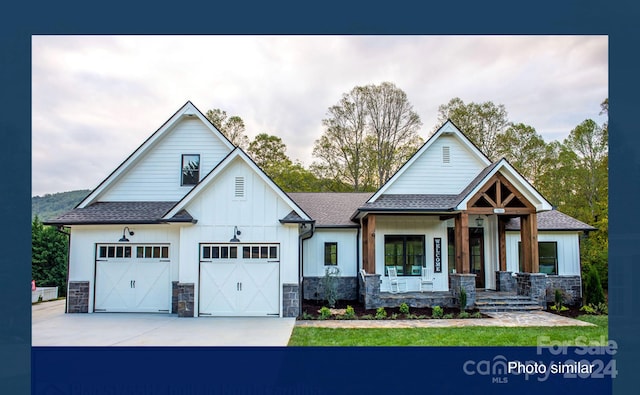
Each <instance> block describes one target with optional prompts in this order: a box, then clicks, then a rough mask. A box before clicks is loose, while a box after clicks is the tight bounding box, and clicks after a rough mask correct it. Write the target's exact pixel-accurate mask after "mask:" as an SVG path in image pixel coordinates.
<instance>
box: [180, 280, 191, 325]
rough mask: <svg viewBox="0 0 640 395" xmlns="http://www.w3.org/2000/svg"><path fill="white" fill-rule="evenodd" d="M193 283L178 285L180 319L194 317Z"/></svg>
mask: <svg viewBox="0 0 640 395" xmlns="http://www.w3.org/2000/svg"><path fill="white" fill-rule="evenodd" d="M194 288H195V286H194V285H193V283H178V284H177V290H178V317H194V315H195V313H194V311H193V307H194V306H193V301H194V300H195V297H194V294H195V291H194Z"/></svg>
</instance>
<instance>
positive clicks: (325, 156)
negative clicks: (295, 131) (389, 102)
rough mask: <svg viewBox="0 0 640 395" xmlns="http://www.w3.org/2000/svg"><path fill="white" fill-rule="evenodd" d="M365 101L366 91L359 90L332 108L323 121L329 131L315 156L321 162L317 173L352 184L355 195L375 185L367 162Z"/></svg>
mask: <svg viewBox="0 0 640 395" xmlns="http://www.w3.org/2000/svg"><path fill="white" fill-rule="evenodd" d="M365 97H366V90H365V88H363V87H355V88H353V89H352V90H351V92H349V93H345V94H343V95H342V99H340V102H339V103H338V104H336V105H334V106H331V107H329V110H328V115H329V117H328V118H326V119H323V120H322V124H323V125H324V126H325V128H326V131H325V133H324V134H323V135H322V136H321V137H320V139H318V140H316V143H315V144H314V147H313V156H314V157H317V158H319V159H320V163H318V164H316V165H315V166H316V169H317V170H318V171H320V172H322V173H324V175H325V176H326V177H330V178H334V179H340V180H343V181H345V182H347V183H350V184H352V185H353V189H354V191H360V190H362V189H367V188H369V187H370V185H368V184H369V183H370V182H371V177H370V174H369V172H368V171H367V169H366V166H365V161H364V156H365V155H366V153H367V152H368V147H366V146H365V144H366V143H365V137H366V111H365Z"/></svg>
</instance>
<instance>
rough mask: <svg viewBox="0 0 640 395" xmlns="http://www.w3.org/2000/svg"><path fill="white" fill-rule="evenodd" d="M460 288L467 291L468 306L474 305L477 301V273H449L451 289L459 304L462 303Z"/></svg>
mask: <svg viewBox="0 0 640 395" xmlns="http://www.w3.org/2000/svg"><path fill="white" fill-rule="evenodd" d="M460 288H464V290H465V291H466V292H467V305H466V307H467V308H469V307H473V305H474V304H475V303H476V275H475V274H466V273H451V274H449V290H451V294H452V295H453V297H454V298H455V300H456V301H457V303H458V304H460V302H459V300H460Z"/></svg>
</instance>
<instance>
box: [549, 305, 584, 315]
mask: <svg viewBox="0 0 640 395" xmlns="http://www.w3.org/2000/svg"><path fill="white" fill-rule="evenodd" d="M553 305H554V303H547V310H546V311H547V313H551V314H557V315H561V316H563V317H568V318H576V317H578V316H581V315H584V312H582V311H580V306H567V307H568V308H569V310H565V311H554V310H551V306H553Z"/></svg>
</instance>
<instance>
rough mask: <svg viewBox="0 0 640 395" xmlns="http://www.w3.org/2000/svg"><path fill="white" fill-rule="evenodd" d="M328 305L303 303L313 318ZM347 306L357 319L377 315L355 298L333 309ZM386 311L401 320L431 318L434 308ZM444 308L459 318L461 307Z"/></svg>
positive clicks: (321, 302) (473, 311)
mask: <svg viewBox="0 0 640 395" xmlns="http://www.w3.org/2000/svg"><path fill="white" fill-rule="evenodd" d="M323 306H326V302H325V301H322V300H319V301H316V300H304V301H303V303H302V311H303V312H305V313H306V315H307V316H311V317H313V319H318V317H320V309H321V308H322V307H323ZM347 306H351V307H353V310H354V312H355V315H356V318H355V319H360V317H362V316H365V315H370V316H373V317H375V315H376V309H369V310H367V309H365V308H364V305H363V304H362V303H360V302H358V301H355V300H339V301H337V302H336V305H335V307H334V308H333V309H336V310H344V309H346V308H347ZM384 309H385V311H386V312H387V318H386V319H391V318H390V317H391V316H392V315H393V314H397V318H396V319H399V320H404V319H416V317H418V316H423V317H422V318H423V319H424V318H425V317H426V318H428V319H431V314H432V313H433V310H432V309H431V307H409V314H411V316H410V317H407V316H406V315H405V314H402V313H400V308H399V307H385V308H384ZM442 310H443V311H444V314H445V315H446V314H453V318H457V317H458V314H459V313H460V309H458V308H452V307H443V308H442ZM477 311H478V310H477V309H470V310H467V312H468V313H469V314H474V313H476V312H477ZM487 317H488V316H486V315H484V314H483V315H482V318H487ZM335 318H336V317H335V316H332V317H331V318H330V319H335ZM298 319H299V320H301V319H303V318H302V317H298Z"/></svg>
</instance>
